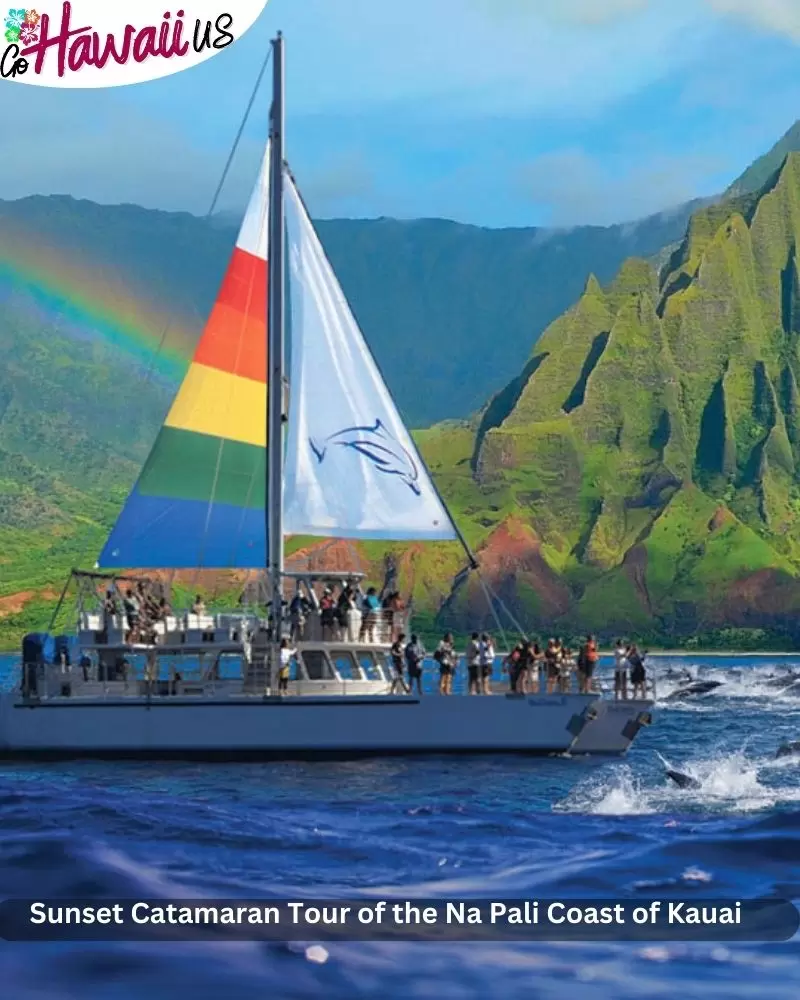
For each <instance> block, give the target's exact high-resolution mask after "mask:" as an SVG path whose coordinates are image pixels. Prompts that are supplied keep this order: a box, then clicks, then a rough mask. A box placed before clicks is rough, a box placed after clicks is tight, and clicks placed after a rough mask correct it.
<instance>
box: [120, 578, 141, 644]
mask: <svg viewBox="0 0 800 1000" xmlns="http://www.w3.org/2000/svg"><path fill="white" fill-rule="evenodd" d="M122 604H123V607H124V609H125V616H126V618H127V619H128V634H127V635H126V636H125V641H126V642H134V641H135V640H136V639H138V636H139V598H138V597H137V596H136V594H134V592H133V591H132V590H130V589H128V590H126V591H125V598H124V600H123V602H122Z"/></svg>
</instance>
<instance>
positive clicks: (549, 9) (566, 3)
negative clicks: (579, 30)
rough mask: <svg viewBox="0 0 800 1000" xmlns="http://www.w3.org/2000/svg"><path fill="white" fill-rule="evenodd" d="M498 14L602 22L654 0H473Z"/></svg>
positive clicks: (488, 10)
mask: <svg viewBox="0 0 800 1000" xmlns="http://www.w3.org/2000/svg"><path fill="white" fill-rule="evenodd" d="M472 2H473V3H475V4H477V5H479V6H482V7H483V8H484V9H485V10H486V12H487V13H491V14H494V15H496V16H499V17H520V16H524V17H537V18H547V19H548V20H552V21H562V22H568V23H573V24H586V25H592V24H603V23H604V22H606V21H613V20H616V19H617V18H619V17H627V16H629V15H632V14H641V13H642V12H643V11H644V10H645V9H646V8H647V7H648V6H649V5H650V2H651V0H472Z"/></svg>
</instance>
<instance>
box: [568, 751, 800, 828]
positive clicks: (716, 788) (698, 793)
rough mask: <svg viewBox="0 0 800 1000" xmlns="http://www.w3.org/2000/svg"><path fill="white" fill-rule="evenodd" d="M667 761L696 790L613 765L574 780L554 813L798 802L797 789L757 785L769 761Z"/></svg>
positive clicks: (736, 756) (737, 808) (733, 809)
mask: <svg viewBox="0 0 800 1000" xmlns="http://www.w3.org/2000/svg"><path fill="white" fill-rule="evenodd" d="M667 763H668V764H669V766H670V767H672V768H674V769H675V770H679V771H681V772H682V773H684V774H687V775H688V776H689V777H691V778H693V779H694V780H695V781H697V782H698V783H699V784H698V786H697V787H693V788H679V787H678V786H677V785H676V784H674V783H673V782H672V781H671V779H669V778H668V777H667V776H666V775H665V774H663V773H657V776H656V777H655V779H653V778H652V777H648V778H647V780H645V779H643V778H642V777H641V776H639V775H637V774H636V773H634V771H633V770H632V768H631V766H630V765H629V764H619V765H614V766H612V767H611V768H609V769H608V770H606V771H604V772H603V773H602V774H600V775H595V776H592V777H590V778H588V779H586V780H585V781H582V782H580V783H579V784H578V785H577V786H576V787H575V788H574V789H573V790H572V791H571V792H570V794H569V795H568V796H567V798H566V799H564V800H563V801H562V802H560V803H558V804H556V805H555V806H554V810H555V811H558V812H575V813H589V814H592V815H596V816H636V815H646V814H649V813H657V812H670V813H674V812H676V811H680V810H683V809H690V810H692V811H694V810H696V809H698V808H702V809H703V810H709V811H715V812H727V813H742V812H752V811H757V810H762V809H770V808H772V807H774V806H776V805H778V804H781V803H789V802H800V788H797V787H794V786H773V785H767V784H763V783H762V782H761V780H760V778H759V773H760V771H761V770H762V768H766V767H767V766H769V767H773V766H774V762H773V761H770V760H766V759H760V760H759V759H757V758H756V759H750V758H748V757H747V756H746V751H745V750H742V751H738V752H736V753H733V754H724V753H716V754H712V755H710V756H707V757H704V758H698V759H696V760H690V761H688V762H681V763H680V764H676V763H674V762H672V761H668V762H667Z"/></svg>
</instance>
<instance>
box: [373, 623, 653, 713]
mask: <svg viewBox="0 0 800 1000" xmlns="http://www.w3.org/2000/svg"><path fill="white" fill-rule="evenodd" d="M425 657H426V652H425V648H424V647H423V645H422V643H421V642H420V640H419V638H418V636H416V635H412V636H411V639H410V641H409V642H406V636H405V634H403V633H400V634H399V635H398V636H397V637H396V639H395V640H394V642H393V643H392V647H391V650H390V659H391V664H392V673H393V677H392V692H393V693H396V692H398V691H402V692H405V693H409V692H411V691H412V690H414V689H416V691H417V692H418V693H419V694H422V671H423V665H424V661H425ZM495 658H496V652H495V646H494V642H493V640H492V638H491V636H490V635H488V634H487V633H486V632H483V633H479V632H473V633H472V637H471V638H470V640H469V642H468V643H467V648H466V652H465V660H466V665H467V677H468V691H469V693H470V694H476V695H478V694H482V695H488V694H491V693H492V691H491V680H492V674H493V671H494V664H495ZM433 659H434V661H435V662H436V663H437V665H438V667H439V694H443V695H449V694H452V693H453V677H454V675H455V672H456V668H457V666H458V660H459V654H458V653H457V652H456V648H455V644H454V641H453V636H452V633H450V632H447V633H446V634H445V635H444V637H443V638H442V640H441V642H440V643H439V644H438V646H437V647H436V650H435V652H434V654H433ZM644 659H645V657H644V656H643V655H642V654H641V653H639V651H638V648H637V646H636V645H635V644H629V645H627V646H626V645H623V643H622V642H621V641H618V642H617V648H616V650H615V654H614V692H615V697H616V698H617V699H627V697H628V677H629V676H630V681H631V684H632V686H633V697H634V698H645V697H646V691H645V689H646V672H645V667H644ZM599 660H600V653H599V650H598V648H597V640H596V639H595V637H594V636H593V635H589V636H587V637H586V640H585V642H583V643H582V645H581V646H580V648H579V650H578V651H577V653H576V652H574V651H573V650H571V649H570V648H569V647H567V646H566V645H565V644H564V643H563V642H562V641H561V639H558V638H554V639H550V640H549V641H548V643H547V645H546V646H545V648H544V650H542V649H541V647H540V646H539V644H538V643H536V642H531V641H528V640H525V641H523V642H519V643H517V645H516V646H514V648H513V649H512V650H511V652H510V653H508V655H507V656H506V657H505V659H504V661H503V672H504V673H505V674H507V675H508V679H509V684H510V687H511V691H512V692H513V693H515V694H538V693H545V692H546V693H547V694H555V693H559V694H566V693H569V692H570V691H571V690H572V686H573V682H572V678H573V675H577V685H578V691H579V692H580V693H581V694H592V693H595V692H596V690H597V689H596V687H595V682H594V673H595V669H596V667H597V664H598V662H599ZM406 672H407V674H408V681H406Z"/></svg>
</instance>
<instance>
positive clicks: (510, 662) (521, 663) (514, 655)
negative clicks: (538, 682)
mask: <svg viewBox="0 0 800 1000" xmlns="http://www.w3.org/2000/svg"><path fill="white" fill-rule="evenodd" d="M525 655H526V654H525V644H524V643H522V642H518V643H517V645H516V646H515V647H514V648H513V649H512V650H511V652H510V653H509V654H508V656H507V657H506V659H505V662H504V664H503V670H504V671H505V672H506V673H507V674H508V683H509V686H510V687H511V691H512V693H513V694H522V693H523V684H522V680H523V675H524V672H525Z"/></svg>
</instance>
